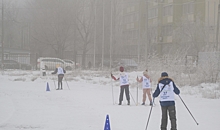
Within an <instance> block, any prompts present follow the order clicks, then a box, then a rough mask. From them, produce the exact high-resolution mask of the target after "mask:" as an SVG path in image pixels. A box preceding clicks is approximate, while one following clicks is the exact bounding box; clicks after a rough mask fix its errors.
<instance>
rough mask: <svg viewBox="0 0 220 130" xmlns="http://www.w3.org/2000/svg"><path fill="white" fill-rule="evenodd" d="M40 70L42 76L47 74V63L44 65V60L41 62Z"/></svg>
mask: <svg viewBox="0 0 220 130" xmlns="http://www.w3.org/2000/svg"><path fill="white" fill-rule="evenodd" d="M40 71H41V74H42V76H46V65H44V64H43V63H42V62H41V64H40Z"/></svg>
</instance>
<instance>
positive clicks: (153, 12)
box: [148, 8, 158, 19]
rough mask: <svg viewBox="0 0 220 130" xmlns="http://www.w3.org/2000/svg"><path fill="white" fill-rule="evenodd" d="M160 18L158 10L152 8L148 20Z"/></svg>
mask: <svg viewBox="0 0 220 130" xmlns="http://www.w3.org/2000/svg"><path fill="white" fill-rule="evenodd" d="M155 17H158V8H152V9H150V10H149V11H148V18H149V19H150V18H155Z"/></svg>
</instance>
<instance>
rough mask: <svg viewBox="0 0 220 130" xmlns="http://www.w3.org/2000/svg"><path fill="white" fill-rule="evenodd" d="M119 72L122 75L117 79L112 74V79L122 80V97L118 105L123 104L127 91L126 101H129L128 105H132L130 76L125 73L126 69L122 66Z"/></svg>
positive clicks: (120, 96)
mask: <svg viewBox="0 0 220 130" xmlns="http://www.w3.org/2000/svg"><path fill="white" fill-rule="evenodd" d="M119 71H120V73H119V75H118V78H116V77H115V76H113V74H111V77H112V79H114V80H120V95H119V104H118V105H121V104H122V101H123V96H124V91H125V95H126V99H127V101H128V103H127V105H130V95H129V81H128V74H127V73H125V72H124V67H122V66H121V67H120V68H119Z"/></svg>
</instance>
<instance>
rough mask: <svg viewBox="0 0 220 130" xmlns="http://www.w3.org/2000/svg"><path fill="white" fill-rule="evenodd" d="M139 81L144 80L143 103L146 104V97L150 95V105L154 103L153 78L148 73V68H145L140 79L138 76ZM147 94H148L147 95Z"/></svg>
mask: <svg viewBox="0 0 220 130" xmlns="http://www.w3.org/2000/svg"><path fill="white" fill-rule="evenodd" d="M137 82H140V83H141V82H142V88H143V99H142V101H143V102H142V104H141V105H145V101H146V98H147V96H148V99H149V101H150V105H153V102H152V97H151V82H152V81H151V79H150V76H149V75H148V72H147V70H145V71H144V72H143V76H142V77H141V78H140V79H139V78H138V77H137ZM146 95H147V96H146Z"/></svg>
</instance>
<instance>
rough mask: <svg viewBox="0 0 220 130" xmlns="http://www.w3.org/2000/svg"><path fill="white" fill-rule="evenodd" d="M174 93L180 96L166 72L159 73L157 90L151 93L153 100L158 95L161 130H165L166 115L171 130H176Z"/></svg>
mask: <svg viewBox="0 0 220 130" xmlns="http://www.w3.org/2000/svg"><path fill="white" fill-rule="evenodd" d="M174 93H175V94H177V95H178V94H180V90H179V89H178V88H177V87H176V85H175V83H174V81H173V80H172V79H171V78H169V77H168V74H167V73H166V72H163V73H161V77H160V78H159V80H158V84H157V88H156V90H155V92H154V93H153V98H156V97H157V96H158V95H160V105H161V110H162V119H161V126H160V128H161V130H167V118H168V117H167V113H169V117H170V121H171V130H177V124H176V108H175V101H174V100H175V99H174Z"/></svg>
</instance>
